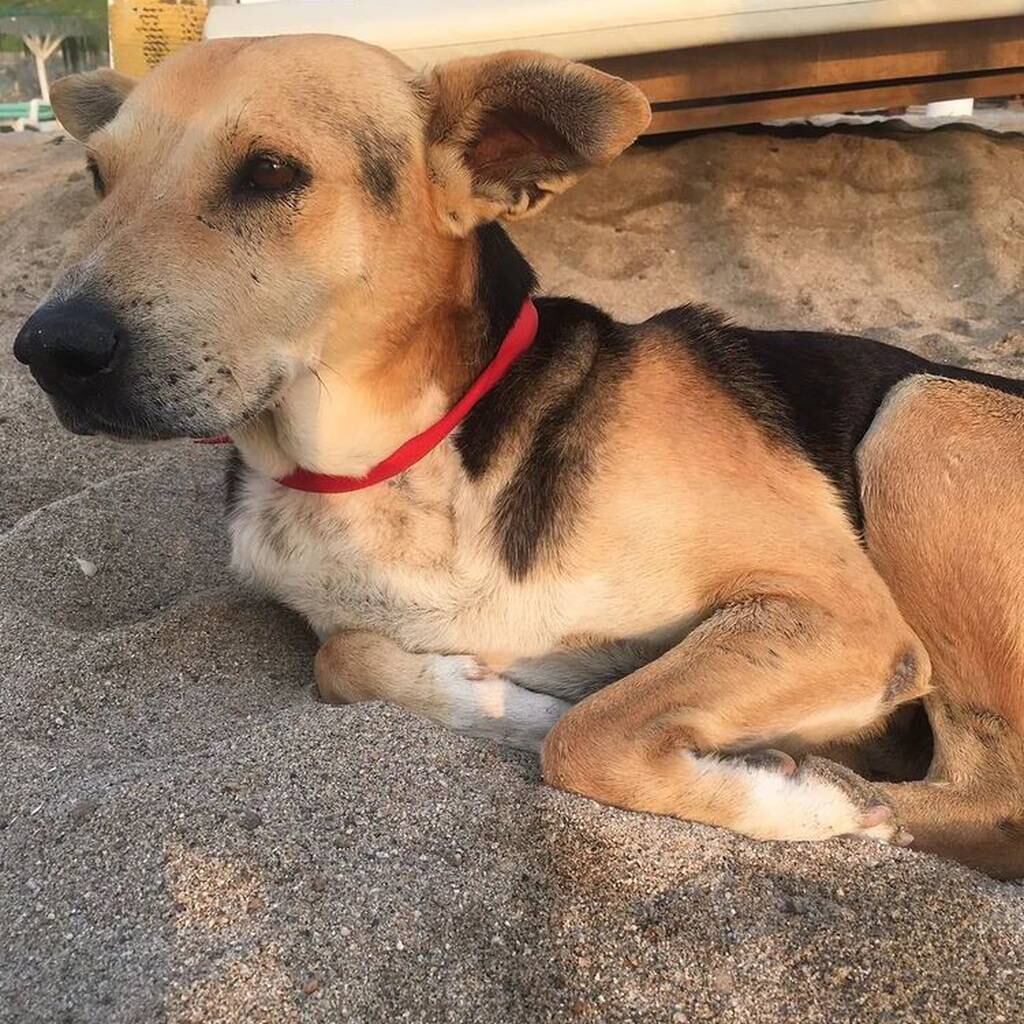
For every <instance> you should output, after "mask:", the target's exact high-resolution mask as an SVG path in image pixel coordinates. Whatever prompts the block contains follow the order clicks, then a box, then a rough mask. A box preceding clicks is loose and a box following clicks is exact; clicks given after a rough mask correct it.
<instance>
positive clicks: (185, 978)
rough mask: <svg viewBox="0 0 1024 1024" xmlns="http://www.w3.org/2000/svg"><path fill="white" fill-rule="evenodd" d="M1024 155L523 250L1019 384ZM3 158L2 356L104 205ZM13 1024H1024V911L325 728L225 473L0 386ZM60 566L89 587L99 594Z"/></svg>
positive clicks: (214, 462)
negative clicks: (244, 537) (229, 521)
mask: <svg viewBox="0 0 1024 1024" xmlns="http://www.w3.org/2000/svg"><path fill="white" fill-rule="evenodd" d="M1022 155H1024V141H1022V140H1020V139H1018V138H1012V137H1002V138H993V137H989V136H985V135H983V134H980V133H977V132H969V131H963V130H954V131H943V132H941V133H937V134H931V135H897V136H892V135H884V134H872V133H871V132H870V131H863V130H859V131H848V132H836V133H832V134H827V133H823V134H811V135H809V136H808V135H797V136H794V137H783V136H779V135H772V134H764V133H762V134H749V133H747V134H741V133H724V132H723V133H715V134H708V135H704V136H701V137H696V138H691V139H688V140H684V141H679V142H675V143H672V144H665V143H659V144H654V145H648V146H645V147H643V148H640V149H638V150H637V151H635V152H633V153H630V154H628V155H627V156H626V157H625V158H623V159H622V160H621V161H620V162H619V163H618V164H616V165H615V166H614V167H613V168H611V169H610V170H608V171H606V172H602V173H600V174H597V175H595V176H594V177H592V178H591V179H590V180H589V181H587V182H586V183H585V184H583V185H582V186H580V187H579V188H578V189H577V190H576V191H575V192H574V193H572V194H571V195H569V196H566V197H565V198H564V199H563V200H562V201H561V202H560V204H559V205H557V206H556V207H555V208H554V209H553V210H552V211H550V212H549V214H548V215H546V217H545V218H544V219H543V220H539V221H537V222H536V223H535V224H530V225H527V226H524V227H523V228H522V229H521V230H519V231H518V232H517V235H518V236H519V238H520V240H521V241H522V243H523V245H524V246H525V248H526V250H527V252H528V253H529V254H530V255H531V256H532V257H533V259H534V260H535V262H536V264H537V266H538V268H539V269H540V271H541V273H542V276H543V280H544V284H545V287H546V288H547V290H549V291H572V292H575V293H577V294H580V295H583V296H586V297H589V298H593V299H597V300H599V301H601V302H603V303H605V304H606V305H607V306H608V307H609V308H611V309H612V310H613V311H615V312H616V313H618V314H621V315H623V316H625V317H627V318H639V317H642V316H645V315H647V314H649V313H651V312H653V311H654V310H656V309H658V308H660V307H662V306H665V305H669V304H678V303H679V302H681V301H686V300H700V301H705V302H710V303H713V304H715V305H718V306H721V307H723V308H725V309H727V310H729V311H730V312H731V313H733V314H734V315H735V316H736V317H737V318H740V319H743V320H746V321H749V322H751V323H755V324H763V325H783V324H790V325H800V326H808V327H812V326H813V327H825V328H828V327H833V328H840V329H844V330H849V331H862V332H865V333H868V334H871V335H874V336H876V337H880V338H885V339H890V340H893V339H894V340H899V341H901V342H902V343H904V344H906V345H908V346H910V347H912V348H916V349H918V350H919V351H922V352H925V353H927V354H929V355H931V356H938V357H942V358H946V359H949V360H951V361H956V362H959V363H969V364H971V365H976V366H979V367H991V368H996V369H1001V370H1003V371H1005V372H1009V373H1013V374H1021V375H1024V298H1022V297H1024V291H1022V289H1024V276H1022V270H1021V257H1022V255H1024V246H1022V241H1024V203H1022V200H1024V181H1022V176H1021V173H1020V168H1021V164H1022ZM81 159H82V158H81V153H80V151H79V150H78V148H77V147H76V146H75V145H74V144H73V143H71V142H63V143H60V144H58V143H57V141H56V139H55V138H53V137H50V138H41V137H37V136H31V135H23V136H6V137H3V138H0V221H2V224H3V228H2V231H0V321H2V332H0V333H2V335H3V336H4V337H5V338H7V339H11V338H13V335H14V333H15V330H16V326H17V324H18V323H19V321H20V320H21V318H22V317H24V316H25V315H26V314H27V313H28V312H29V311H30V310H31V308H32V306H33V304H34V301H35V299H36V298H37V297H38V296H39V295H40V294H41V293H42V291H43V290H44V289H45V287H46V285H47V283H48V280H49V278H50V275H51V274H52V272H53V268H54V266H55V265H56V262H57V260H58V259H59V255H60V252H61V247H62V241H63V239H64V237H65V235H66V233H67V232H68V230H69V229H71V228H73V226H74V225H75V223H76V222H77V221H78V220H79V219H80V218H81V217H82V215H83V213H84V211H85V210H86V209H87V208H88V206H89V204H90V202H91V198H90V193H89V188H88V185H87V182H86V180H85V178H84V176H83V174H82V170H81ZM0 446H2V452H3V460H2V466H3V468H2V470H0V475H2V481H0V484H2V485H0V531H3V532H2V533H0V666H2V670H0V673H2V674H0V679H2V685H0V723H2V729H0V766H2V770H0V1020H2V1021H4V1022H12V1024H13V1022H17V1024H29V1022H47V1024H54V1022H60V1024H71V1022H85V1021H90V1022H92V1021H95V1022H103V1024H108V1022H109V1024H116V1022H128V1021H131V1022H147V1024H148V1022H163V1021H167V1022H172V1024H185V1022H202V1024H214V1022H239V1024H240V1022H246V1024H258V1022H267V1024H292V1022H298V1021H316V1022H335V1021H340V1020H347V1021H363V1022H367V1024H373V1022H377V1021H383V1020H389V1021H392V1020H393V1021H411V1022H416V1021H422V1022H428V1021H429V1022H442V1021H443V1022H467V1024H468V1022H474V1024H506V1022H508V1024H517V1022H523V1024H527V1022H530V1024H533V1022H539V1021H556V1020H557V1021H562V1020H566V1021H575V1020H580V1021H595V1022H616V1021H622V1022H627V1021H629V1022H633V1021H652V1022H662V1021H664V1022H690V1021H705V1020H706V1021H722V1022H727V1024H729V1022H737V1024H739V1022H765V1024H775V1022H778V1021H798V1022H801V1024H841V1022H844V1021H858V1022H874V1021H882V1020H884V1021H886V1022H894V1024H895V1022H918V1024H919V1022H942V1024H954V1022H959V1021H964V1022H967V1021H971V1022H985V1024H999V1022H1006V1024H1013V1022H1018V1021H1021V1020H1022V1019H1024V898H1022V897H1024V891H1022V890H1021V889H1020V888H1019V887H1016V886H1010V885H1001V884H997V883H994V882H991V881H989V880H987V879H984V878H982V877H980V876H978V875H975V874H973V873H971V872H970V871H967V870H965V869H962V868H959V867H956V866H953V865H950V864H946V863H943V862H941V861H939V860H937V859H933V858H929V857H926V856H922V855H919V854H915V853H913V852H909V851H906V850H892V849H887V848H884V847H881V846H876V845H873V844H870V843H866V842H859V841H854V840H849V841H836V842H833V843H829V844H825V845H817V846H786V845H770V844H763V845H758V844H754V843H751V842H747V841H745V840H742V839H740V838H738V837H736V836H733V835H730V834H728V833H725V832H720V831H716V830H713V829H708V828H702V827H698V826H688V825H683V824H680V823H677V822H674V821H668V820H658V819H654V818H644V817H640V816H635V815H629V814H625V813H620V812H616V811H612V810H608V809H603V808H600V807H597V806H595V805H592V804H590V803H588V802H586V801H584V800H580V799H576V798H572V797H569V796H566V795H563V794H559V793H556V792H553V791H550V790H547V789H545V788H543V787H541V786H539V785H538V782H537V771H536V767H535V765H534V764H533V762H532V761H531V759H529V758H527V757H524V756H520V755H517V754H511V753H508V752H504V751H502V750H499V749H497V748H495V747H492V746H489V745H486V744H480V743H472V742H469V741H464V740H460V739H458V738H455V737H452V736H449V735H447V734H445V733H444V732H442V731H440V730H439V729H436V728H434V727H432V726H429V725H426V724H423V723H421V722H419V721H417V720H415V719H413V718H412V717H411V716H409V715H406V714H403V713H401V712H398V711H394V710H390V709H387V708H384V707H379V706H360V707H353V708H344V709H338V708H328V707H322V706H319V705H318V704H316V703H314V701H313V700H312V697H311V692H310V687H311V679H310V660H311V656H312V653H313V644H312V641H311V639H310V637H309V636H308V634H307V633H306V631H305V629H304V628H303V626H302V625H301V623H299V622H297V621H296V620H295V619H294V618H293V617H292V616H290V615H289V614H287V613H285V612H283V611H280V610H277V609H275V608H273V607H271V606H269V605H267V604H265V603H263V602H261V601H260V600H259V599H257V598H256V597H254V596H252V595H250V594H248V593H246V592H244V591H243V590H241V589H240V588H239V587H238V586H236V585H235V584H234V583H233V582H232V580H231V579H230V577H229V575H228V573H227V571H226V568H225V542H224V537H223V530H222V525H221V492H222V484H221V475H222V469H223V458H224V456H223V453H221V452H220V451H214V450H210V449H195V448H191V447H188V446H186V445H171V446H164V447H159V448H137V447H119V446H114V445H110V444H105V443H103V442H99V441H95V440H89V441H86V440H77V439H74V438H71V437H68V436H65V435H64V434H63V433H62V432H60V430H59V429H58V428H57V427H56V425H55V424H54V422H53V421H52V419H51V416H50V414H49V411H48V409H47V407H46V406H45V404H44V402H43V401H42V400H41V396H40V394H39V393H38V392H37V391H36V389H35V388H34V387H33V386H31V385H30V383H29V382H28V381H27V380H26V377H25V374H24V373H22V372H21V370H20V368H19V367H17V366H16V365H15V363H14V361H13V359H12V358H11V357H10V355H9V350H8V345H7V343H5V344H4V346H3V347H2V350H0ZM76 559H85V560H87V561H88V562H91V563H92V564H94V565H95V566H96V568H97V571H96V573H95V575H92V576H87V575H85V574H84V573H83V572H82V571H81V569H80V568H79V564H78V562H77V561H76Z"/></svg>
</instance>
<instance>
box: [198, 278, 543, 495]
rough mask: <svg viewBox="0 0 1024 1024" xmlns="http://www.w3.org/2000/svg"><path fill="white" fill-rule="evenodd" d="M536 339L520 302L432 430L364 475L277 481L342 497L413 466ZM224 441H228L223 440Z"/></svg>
mask: <svg viewBox="0 0 1024 1024" xmlns="http://www.w3.org/2000/svg"><path fill="white" fill-rule="evenodd" d="M536 337H537V307H536V306H535V305H534V304H533V301H532V300H531V299H530V298H527V299H526V301H525V302H524V303H523V306H522V309H520V310H519V315H518V316H517V317H516V319H515V323H513V324H512V326H511V327H510V328H509V331H508V334H506V335H505V338H504V340H503V341H502V343H501V346H500V347H499V348H498V351H497V354H496V355H495V357H494V359H493V360H491V362H490V363H489V364H488V365H487V367H486V368H485V369H484V371H483V373H481V374H480V376H479V377H477V379H476V380H475V381H474V382H473V383H472V385H471V386H470V388H469V390H468V391H467V392H466V393H465V394H464V395H463V396H462V398H460V399H459V400H458V402H456V403H455V405H453V406H452V408H451V409H449V410H448V412H447V413H446V414H445V415H444V416H442V417H441V419H439V420H438V421H437V422H436V423H435V424H434V425H433V426H432V427H428V428H427V429H426V430H424V431H423V433H422V434H417V435H416V436H415V437H412V438H410V439H409V440H408V441H406V442H405V444H403V445H402V446H401V447H400V448H398V449H397V450H396V451H394V452H392V453H391V454H390V455H389V456H388V457H387V458H386V459H384V461H383V462H378V463H377V465H376V466H374V467H373V468H372V469H370V470H369V471H368V472H367V473H366V474H365V475H364V476H331V475H330V474H328V473H314V472H313V471H312V470H309V469H301V468H300V469H296V470H294V471H293V472H291V473H289V474H288V475H287V476H283V477H281V478H280V479H279V480H278V481H277V482H278V483H279V484H282V485H284V486H285V487H290V488H292V489H293V490H296V491H306V492H308V493H311V494H343V493H345V492H346V491H359V490H362V488H364V487H372V486H373V485H374V484H379V483H381V482H382V481H384V480H389V479H390V478H391V477H393V476H397V475H398V474H399V473H402V472H404V471H405V470H407V469H409V468H410V466H415V465H416V463H417V462H419V461H420V459H422V458H423V457H424V456H425V455H427V454H429V453H430V452H431V451H433V450H434V449H435V448H436V447H437V446H438V445H439V444H440V443H441V442H442V441H443V440H444V439H445V438H446V437H447V436H448V435H449V434H450V433H451V432H452V431H453V430H454V429H455V428H456V427H457V426H458V425H459V424H460V423H461V422H462V421H463V420H464V419H465V418H466V417H467V416H468V415H469V413H470V411H471V410H472V408H473V406H475V405H476V403H477V402H479V401H480V399H481V398H483V397H484V395H486V394H487V392H488V391H490V390H491V389H492V388H493V387H494V386H495V385H496V384H497V383H498V381H500V380H501V378H502V377H504V376H505V374H506V373H507V372H508V369H509V367H510V366H511V365H512V364H513V363H514V362H515V361H516V360H517V359H518V358H519V357H520V356H521V355H522V354H523V353H524V352H525V351H526V350H527V349H528V348H529V347H530V346H531V345H532V344H533V340H534V338H536ZM220 440H221V438H212V439H211V441H209V442H207V443H216V442H218V441H220ZM224 440H229V439H228V438H225V439H224Z"/></svg>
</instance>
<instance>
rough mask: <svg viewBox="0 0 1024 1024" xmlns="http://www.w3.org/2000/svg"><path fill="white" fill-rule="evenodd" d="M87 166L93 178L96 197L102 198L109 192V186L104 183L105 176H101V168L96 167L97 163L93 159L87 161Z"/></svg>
mask: <svg viewBox="0 0 1024 1024" xmlns="http://www.w3.org/2000/svg"><path fill="white" fill-rule="evenodd" d="M85 166H86V167H87V168H88V170H89V174H90V175H91V176H92V187H93V189H94V190H95V192H96V195H98V196H102V195H104V193H106V191H107V186H106V184H105V183H104V181H103V175H102V174H100V169H99V167H97V166H96V161H95V160H93V158H92V157H89V158H88V159H87V160H86V161H85Z"/></svg>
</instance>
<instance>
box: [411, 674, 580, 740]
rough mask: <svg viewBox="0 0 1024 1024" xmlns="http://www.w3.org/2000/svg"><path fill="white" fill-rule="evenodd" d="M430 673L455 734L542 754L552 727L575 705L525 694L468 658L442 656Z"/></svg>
mask: <svg viewBox="0 0 1024 1024" xmlns="http://www.w3.org/2000/svg"><path fill="white" fill-rule="evenodd" d="M431 670H432V673H433V677H434V680H435V683H436V684H437V685H438V686H439V687H440V689H441V692H442V696H443V700H444V704H445V707H446V709H447V714H446V716H445V724H446V725H447V726H448V728H450V729H452V730H454V731H455V732H459V733H462V734H464V735H466V736H475V737H477V738H479V739H491V740H497V741H498V742H500V743H504V744H506V745H507V746H512V747H519V748H520V749H522V750H532V751H539V750H540V748H541V745H542V744H543V742H544V737H545V736H546V735H547V734H548V731H549V730H550V729H551V727H552V726H553V725H554V724H555V722H557V721H558V719H559V718H561V717H562V715H563V714H564V713H565V712H566V711H567V710H568V709H569V707H570V705H569V704H567V703H566V702H565V701H561V700H558V699H557V698H556V697H549V696H548V695H547V694H543V693H534V692H533V691H532V690H524V689H523V688H522V687H520V686H517V685H516V684H515V683H513V682H512V681H511V680H509V679H506V678H505V677H504V676H502V675H499V674H498V673H497V672H494V671H492V670H491V669H490V668H488V667H487V666H486V665H485V664H484V663H482V662H481V661H480V660H479V659H478V658H475V657H473V656H472V655H468V654H447V655H437V656H435V657H434V658H433V659H432V665H431Z"/></svg>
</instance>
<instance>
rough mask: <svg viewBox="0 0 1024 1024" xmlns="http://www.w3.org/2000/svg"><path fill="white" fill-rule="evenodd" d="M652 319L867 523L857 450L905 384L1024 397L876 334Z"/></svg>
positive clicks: (1016, 389) (696, 312) (671, 315)
mask: <svg viewBox="0 0 1024 1024" xmlns="http://www.w3.org/2000/svg"><path fill="white" fill-rule="evenodd" d="M648 323H655V324H659V325H660V326H663V327H668V328H670V329H672V330H674V331H675V332H676V334H677V336H678V338H679V340H680V341H681V342H682V343H683V344H684V345H685V346H686V347H687V348H688V349H689V350H690V351H691V352H692V353H693V354H694V355H695V356H696V357H697V358H698V359H699V360H700V362H701V363H702V365H703V366H704V368H705V369H706V370H707V372H708V374H709V375H710V376H711V377H712V378H713V379H714V380H715V381H717V382H718V384H719V385H720V386H721V387H722V388H724V389H725V391H726V392H727V393H728V394H729V395H731V396H732V397H733V399H734V400H735V401H736V402H737V404H738V405H739V406H741V407H742V408H743V410H744V411H745V412H746V413H747V414H748V415H749V416H750V417H751V418H752V419H753V420H755V421H756V422H757V423H758V424H760V425H761V427H762V428H763V429H764V430H765V432H766V433H767V434H768V435H769V436H770V437H772V438H774V439H775V440H777V441H781V442H783V443H788V444H790V445H792V446H794V447H796V448H797V449H798V450H800V451H802V452H803V453H804V454H805V455H806V456H807V458H808V459H809V460H810V461H811V462H812V463H813V464H814V465H815V466H817V468H818V469H820V470H821V472H822V473H824V474H825V475H826V476H827V477H828V478H829V479H830V480H831V481H832V483H833V484H834V486H835V487H836V490H837V491H838V493H839V496H840V498H841V499H842V502H843V506H844V508H845V509H846V511H847V514H848V516H849V518H850V521H851V523H852V524H853V525H854V527H855V528H856V529H857V530H858V531H859V530H862V529H863V519H864V514H863V509H862V507H861V502H860V482H859V480H858V475H857V463H856V449H857V446H858V445H859V444H860V442H861V440H862V439H863V437H864V435H865V434H866V433H867V431H868V428H869V427H870V426H871V422H872V420H873V419H874V418H875V414H876V413H877V412H878V409H879V406H880V405H881V404H882V402H883V400H884V399H885V396H886V395H887V394H888V393H889V391H890V390H891V389H892V388H893V387H894V386H895V385H896V384H898V383H899V382H900V381H901V380H903V379H905V378H906V377H909V376H912V375H914V374H922V373H923V374H932V375H934V376H938V377H946V378H949V379H951V380H967V381H973V382H975V383H978V384H984V385H986V386H988V387H993V388H996V389H997V390H1000V391H1005V392H1007V393H1009V394H1014V395H1024V382H1020V381H1014V380H1009V379H1006V378H1002V377H994V376H990V375H988V374H984V373H977V372H976V371H973V370H964V369H960V368H959V367H955V366H944V365H942V364H941V363H933V362H930V361H929V360H927V359H923V358H921V357H920V356H917V355H914V353H912V352H907V351H906V350H904V349H901V348H896V347H895V346H892V345H885V344H883V343H882V342H880V341H873V340H871V339H868V338H857V337H851V336H849V335H842V334H824V333H814V332H809V331H757V330H749V329H746V328H741V327H735V326H733V325H732V324H730V323H729V322H728V321H726V320H725V319H724V318H722V317H721V316H720V315H718V314H717V313H714V312H712V311H710V310H707V309H703V308H701V307H694V306H684V307H682V308H680V309H672V310H667V311H666V312H664V313H659V314H658V315H657V316H655V317H652V318H651V320H649V321H648Z"/></svg>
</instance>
